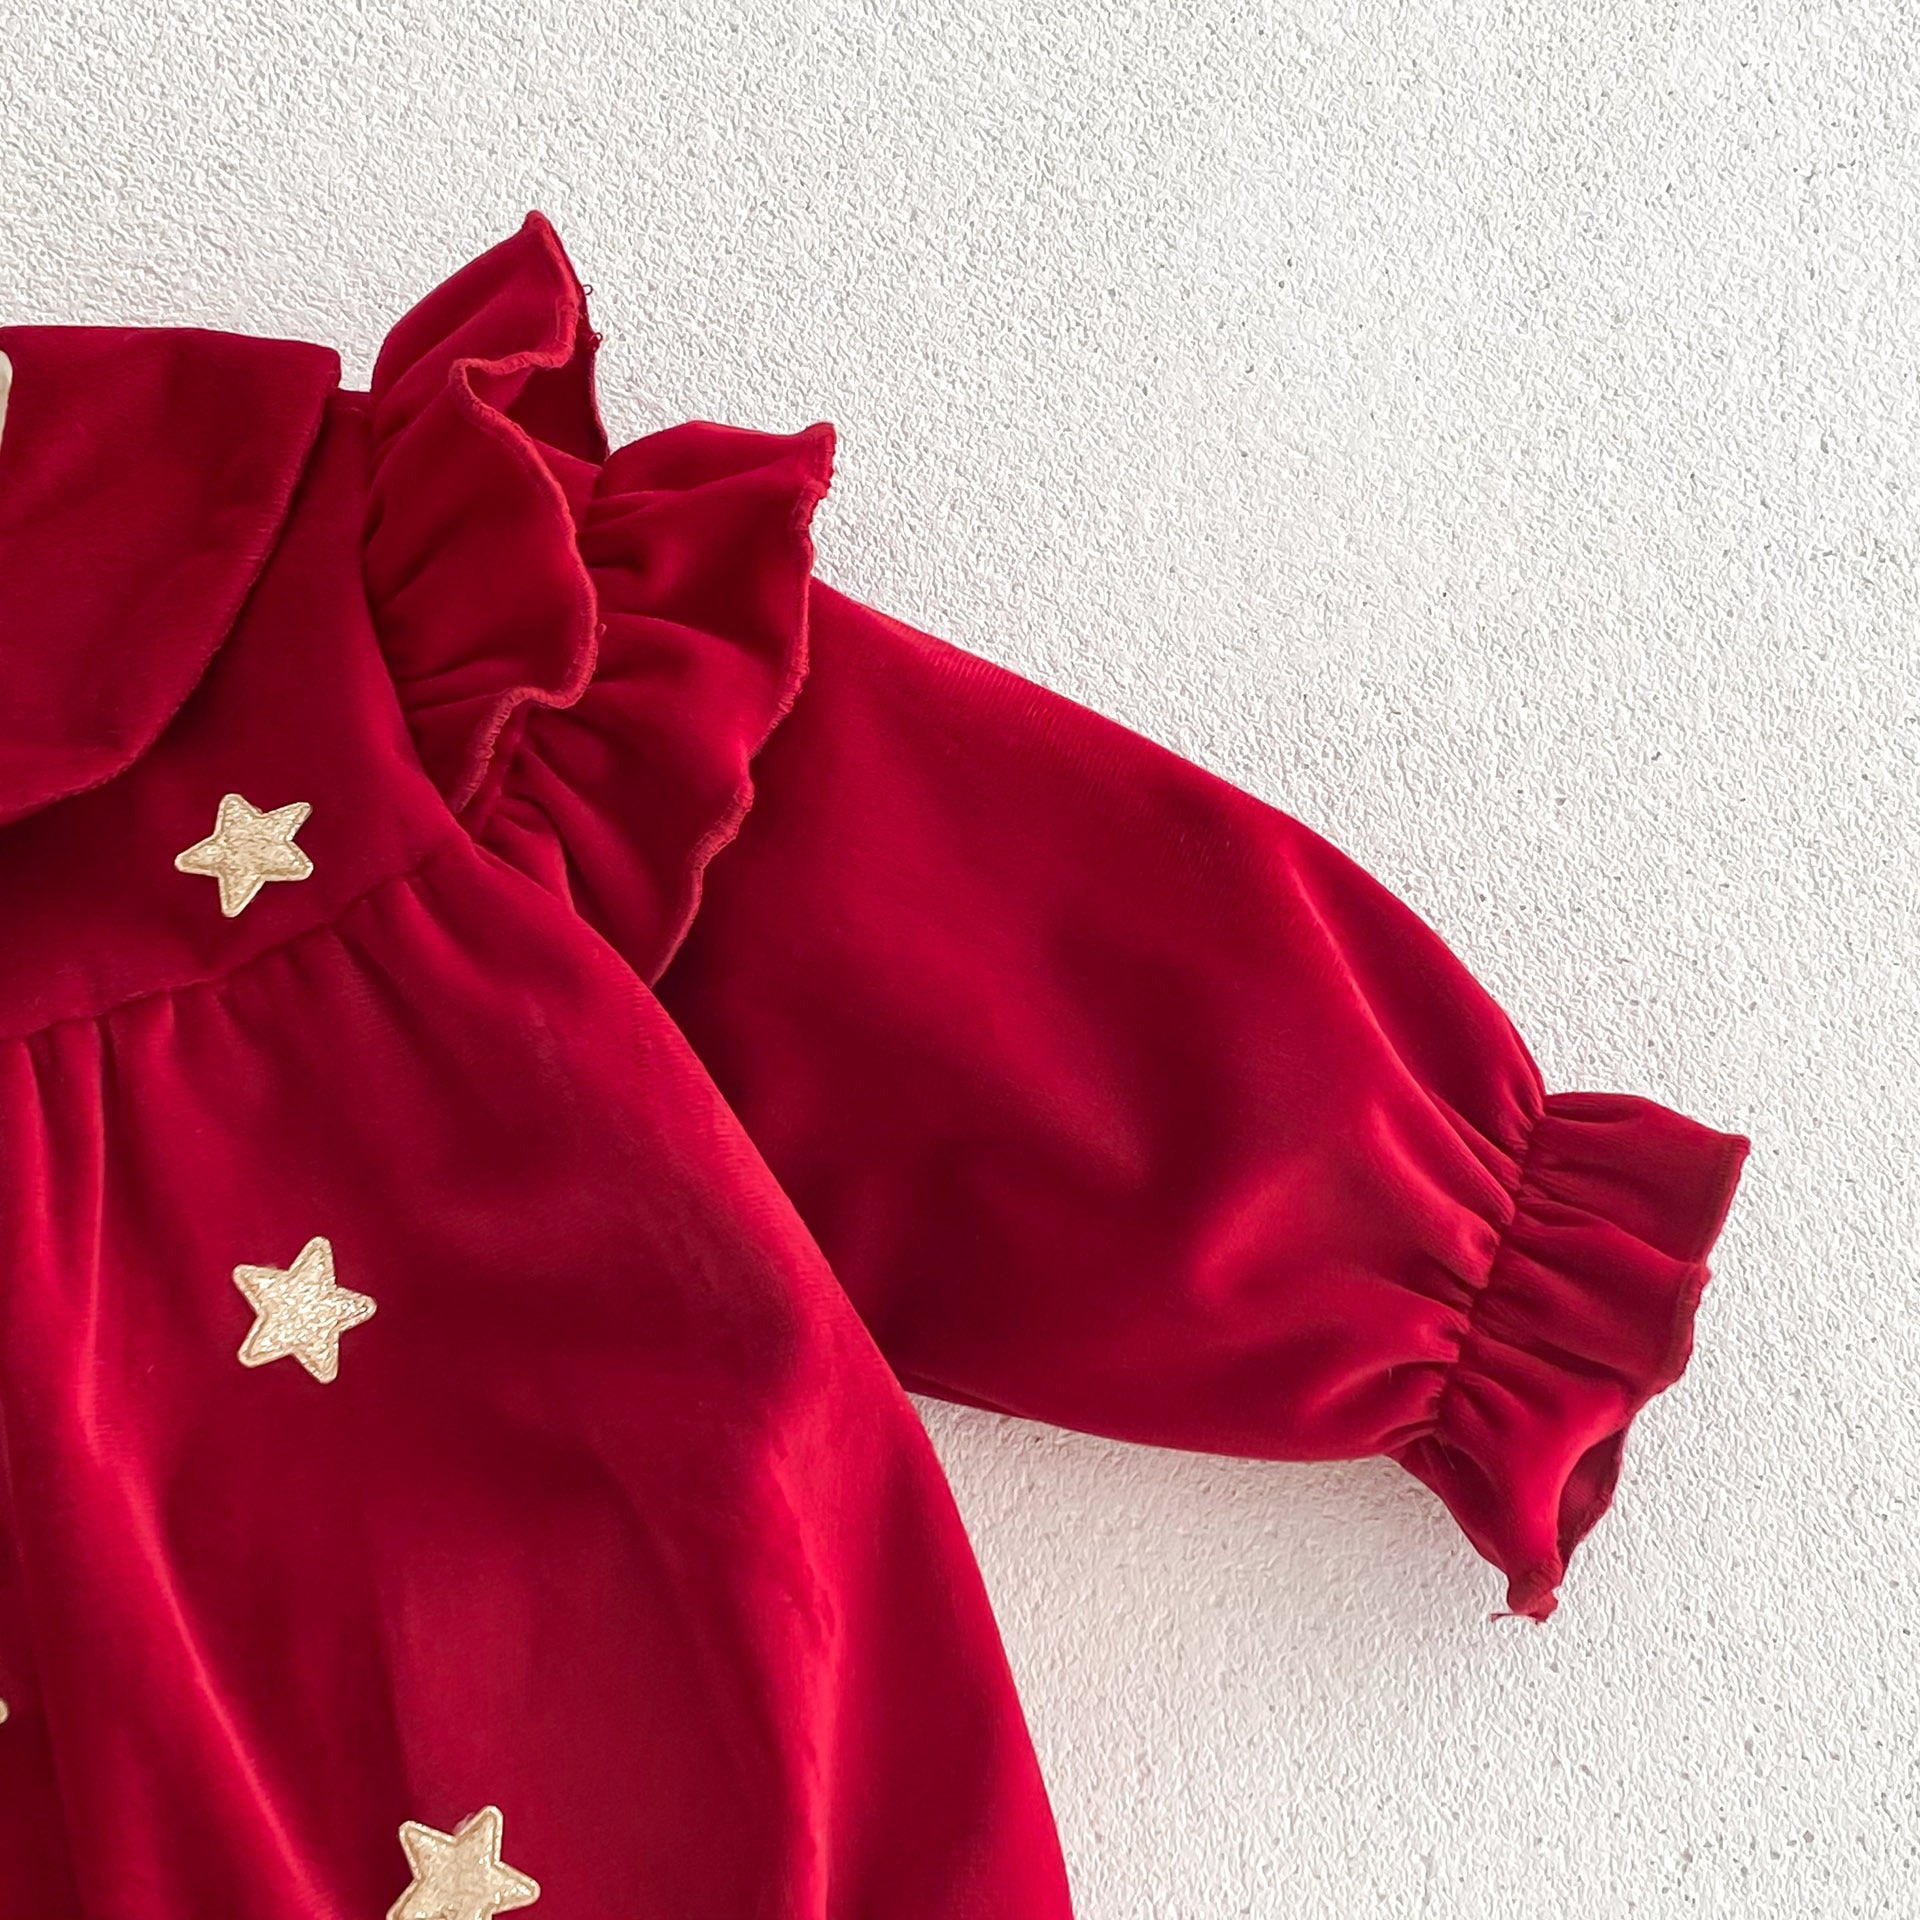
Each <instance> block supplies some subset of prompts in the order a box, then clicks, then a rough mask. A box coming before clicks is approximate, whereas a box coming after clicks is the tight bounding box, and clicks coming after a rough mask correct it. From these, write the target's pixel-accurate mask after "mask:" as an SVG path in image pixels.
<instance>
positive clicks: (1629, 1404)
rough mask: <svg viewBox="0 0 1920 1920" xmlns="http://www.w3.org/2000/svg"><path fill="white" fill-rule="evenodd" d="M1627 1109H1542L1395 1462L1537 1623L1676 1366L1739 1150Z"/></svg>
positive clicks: (1566, 1100) (1582, 1098) (1653, 1112)
mask: <svg viewBox="0 0 1920 1920" xmlns="http://www.w3.org/2000/svg"><path fill="white" fill-rule="evenodd" d="M1749 1144H1750V1143H1749V1142H1748V1140H1747V1139H1746V1138H1745V1136H1743V1135H1740V1134H1732V1133H1719V1132H1716V1131H1715V1130H1714V1129H1712V1128H1711V1127H1705V1126H1702V1125H1701V1124H1700V1123H1699V1122H1698V1121H1695V1120H1689V1119H1687V1118H1686V1117H1685V1116H1684V1115H1681V1114H1678V1113H1675V1112H1673V1111H1671V1110H1670V1109H1668V1108H1666V1107H1662V1106H1659V1105H1657V1104H1656V1103H1654V1102H1653V1101H1650V1100H1643V1099H1640V1098H1638V1097H1636V1096H1634V1095H1631V1094H1605V1093H1561V1094H1554V1095H1552V1096H1550V1097H1549V1098H1548V1099H1547V1101H1546V1104H1545V1106H1544V1108H1543V1110H1542V1113H1541V1116H1540V1119H1539V1121H1538V1122H1537V1123H1536V1125H1535V1128H1534V1131H1533V1135H1532V1138H1531V1141H1530V1143H1529V1146H1528V1149H1527V1154H1526V1158H1525V1161H1524V1164H1523V1165H1522V1168H1521V1174H1520V1183H1519V1187H1518V1189H1517V1192H1516V1194H1515V1204H1514V1212H1513V1216H1512V1219H1511V1220H1510V1222H1509V1223H1508V1226H1507V1229H1506V1232H1505V1234H1504V1235H1503V1237H1502V1239H1501V1242H1500V1246H1499V1249H1498V1252H1497V1253H1496V1255H1495V1258H1494V1262H1493V1265H1492V1268H1491V1270H1490V1273H1489V1276H1488V1279H1487V1282H1486V1285H1485V1286H1484V1287H1483V1288H1482V1289H1481V1291H1480V1293H1479V1294H1478V1295H1477V1296H1476V1298H1475V1300H1474V1302H1473V1305H1472V1308H1471V1310H1470V1314H1469V1318H1468V1323H1467V1330H1466V1334H1465V1338H1464V1339H1463V1341H1462V1343H1461V1347H1460V1352H1459V1355H1458V1357H1457V1359H1456V1360H1455V1362H1454V1364H1453V1366H1452V1368H1451V1370H1450V1372H1449V1374H1448V1377H1447V1379H1446V1381H1445V1383H1444V1385H1443V1387H1442V1390H1441V1394H1440V1399H1439V1401H1438V1403H1437V1405H1436V1408H1435V1412H1434V1421H1433V1426H1432V1429H1431V1431H1430V1432H1429V1433H1428V1434H1427V1435H1425V1436H1424V1437H1422V1438H1421V1439H1419V1440H1416V1441H1414V1442H1412V1443H1410V1444H1409V1445H1408V1446H1406V1447H1404V1448H1402V1449H1400V1450H1398V1452H1397V1453H1396V1456H1395V1457H1396V1458H1398V1459H1399V1460H1400V1462H1401V1464H1402V1465H1404V1466H1405V1467H1407V1468H1408V1469H1409V1471H1411V1472H1412V1473H1414V1474H1416V1475H1417V1476H1418V1477H1419V1478H1420V1479H1421V1480H1423V1481H1425V1482H1426V1484H1427V1485H1428V1486H1430V1487H1431V1488H1432V1489H1433V1490H1434V1491H1435V1492H1436V1493H1437V1494H1439V1495H1440V1497H1441V1498H1442V1499H1443V1500H1444V1501H1445V1502H1446V1503H1447V1505H1448V1507H1449V1508H1450V1509H1451V1510H1452V1512H1453V1514H1454V1517H1455V1518H1456V1519H1457V1520H1458V1521H1459V1523H1460V1526H1461V1528H1462V1530H1463V1531H1464V1532H1465V1533H1466V1535H1467V1537H1468V1538H1469V1539H1470V1540H1471V1541H1472V1542H1473V1544H1474V1545H1475V1547H1477V1548H1478V1549H1479V1551H1480V1552H1481V1553H1482V1554H1484V1555H1485V1556H1486V1558H1487V1559H1489V1560H1491V1561H1492V1562H1493V1564H1494V1565H1495V1566H1497V1567H1499V1568H1500V1569H1501V1571H1502V1572H1504V1573H1505V1574H1506V1576H1507V1581H1508V1588H1507V1605H1508V1607H1509V1609H1510V1610H1511V1611H1512V1612H1514V1613H1517V1614H1525V1615H1527V1616H1528V1617H1529V1618H1531V1619H1534V1620H1544V1619H1546V1617H1547V1616H1548V1615H1549V1614H1550V1613H1552V1611H1553V1610H1554V1606H1555V1604H1556V1594H1555V1589H1556V1588H1557V1587H1558V1585H1559V1583H1560V1580H1561V1578H1562V1576H1563V1575H1564V1574H1565V1572H1566V1566H1567V1559H1568V1556H1569V1555H1570V1554H1571V1553H1572V1551H1573V1549H1574V1547H1575V1546H1577V1545H1578V1544H1579V1542H1580V1541H1581V1540H1582V1539H1583V1538H1584V1537H1585V1535H1586V1534H1587V1532H1588V1530H1589V1529H1590V1528H1591V1527H1592V1526H1593V1524H1594V1522H1595V1521H1596V1520H1598V1519H1599V1517H1600V1515H1601V1514H1602V1513H1604V1512H1605V1511H1606V1509H1607V1506H1608V1503H1609V1502H1610V1501H1611V1500H1612V1498H1613V1488H1614V1482H1615V1479H1616V1478H1617V1476H1618V1474H1619V1470H1620V1458H1621V1452H1622V1449H1623V1447H1624V1444H1625V1441H1626V1434H1627V1429H1628V1427H1629V1426H1630V1425H1631V1423H1632V1421H1633V1418H1634V1416H1635V1414H1637V1413H1638V1412H1639V1411H1640V1409H1641V1408H1642V1407H1643V1406H1645V1405H1646V1403H1647V1402H1648V1401H1649V1400H1650V1399H1652V1398H1653V1396H1654V1395H1655V1394H1656V1393H1659V1392H1660V1391H1661V1390H1662V1389H1663V1388H1665V1387H1668V1386H1671V1385H1672V1384H1673V1382H1674V1381H1675V1380H1677V1379H1678V1378H1679V1377H1680V1374H1681V1373H1682V1371H1683V1370H1684V1369H1685V1367H1686V1364H1687V1360H1688V1358H1689V1357H1690V1355H1691V1353H1692V1350H1693V1319H1694V1310H1695V1308H1696V1306H1697V1305H1698V1302H1699V1298H1700V1292H1701V1289H1702V1287H1704V1286H1705V1284H1706V1280H1707V1272H1708V1269H1707V1263H1706V1257H1705V1256H1706V1254H1707V1251H1708V1249H1709V1248H1710V1247H1711V1246H1712V1245H1713V1243H1714V1240H1715V1239H1716V1238H1717V1237H1718V1235H1719V1232H1720V1228H1721V1225H1722V1223H1723V1222H1724V1220H1725V1218H1726V1214H1727V1208H1728V1206H1729V1205H1730V1204H1731V1202H1732V1199H1733V1192H1734V1188H1735V1187H1736V1186H1737V1185H1738V1183H1739V1179H1740V1170H1741V1166H1742V1163H1743V1162H1744V1161H1745V1159H1746V1155H1747V1149H1748V1146H1749Z"/></svg>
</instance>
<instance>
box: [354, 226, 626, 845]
mask: <svg viewBox="0 0 1920 1920" xmlns="http://www.w3.org/2000/svg"><path fill="white" fill-rule="evenodd" d="M599 344H600V341H599V336H598V335H597V334H595V333H594V332H593V330H592V328H591V327H590V326H589V325H588V324H587V310H586V295H585V292H584V290H583V289H582V287H581V285H580V282H579V280H578V278H577V277H576V276H575V274H574V271H573V268H572V266H571V265H570V264H569V262H568V260H567V257H566V254H565V253H564V252H563V251H562V249H561V246H560V241H559V237H558V236H557V235H556V234H555V233H554V231H553V229H552V227H551V226H549V225H548V224H547V222H546V220H545V219H544V218H542V217H541V216H540V215H539V214H537V213H532V214H529V215H528V216H527V219H526V222H525V224H524V225H523V226H522V227H521V229H520V231H519V232H518V233H516V234H515V235H514V236H513V237H512V238H511V239H509V240H505V241H503V242H502V243H501V244H500V245H499V246H497V247H493V248H491V249H490V250H489V251H487V252H486V253H483V254H482V255H481V256H480V257H479V258H478V259H477V260H474V261H472V262H470V263H469V264H468V265H467V266H465V267H463V268H462V269H461V270H460V271H459V272H458V273H456V274H455V275H454V276H453V277H452V278H451V279H450V280H448V281H446V282H445V283H444V284H443V285H441V286H440V287H438V288H436V289H435V290H434V291H433V292H432V293H431V294H429V295H428V296H427V297H426V299H424V300H423V301H421V302H420V304H419V305H418V306H416V307H415V308H414V309H413V310H412V312H410V313H409V314H408V315H407V316H406V318H405V319H403V320H402V321H401V322H400V323H399V325H398V326H396V327H395V328H394V329H393V331H392V333H391V334H390V335H389V336H388V338H387V340H386V343H385V345H384V346H383V347H382V348H381V350H380V356H379V359H378V360H377V361H376V362H375V365H374V370H373V386H372V392H371V405H370V413H371V420H372V433H373V449H372V472H371V499H370V508H369V519H368V525H367V537H366V561H365V564H366V575H367V588H368V593H369V596H370V598H371V601H372V605H373V611H374V618H375V621H376V624H377V625H378V627H379V630H380V637H381V641H382V643H383V645H384V646H385V649H386V653H387V660H388V664H389V666H390V668H391V670H392V672H393V676H394V681H395V684H396V685H397V687H398V688H399V692H400V701H401V705H402V706H403V707H404V708H405V710H406V714H407V719H408V723H409V724H410V726H411V727H412V729H413V736H414V740H415V743H416V745H417V746H418V748H419V751H420V757H421V760H422V761H423V762H424V763H425V765H426V768H427V771H428V772H429V773H430V774H431V775H432V776H433V778H434V780H435V782H436V783H437V784H438V786H439V787H440V790H441V791H442V792H443V793H444V794H445V795H446V797H447V801H448V804H449V805H450V806H452V807H453V808H454V809H455V810H456V811H459V810H461V809H464V808H466V807H468V806H470V805H471V804H472V803H473V801H474V799H475V797H476V795H477V794H478V792H479V790H480V787H481V786H482V784H483V783H484V781H485V777H486V773H487V769H488V765H489V763H490V761H491V758H492V755H493V752H494V749H495V747H496V745H497V744H498V742H499V739H500V735H501V733H502V731H503V730H504V729H505V727H506V725H507V722H508V721H509V720H510V719H512V718H513V716H514V715H515V714H516V713H517V712H518V711H519V710H520V709H521V708H522V707H524V706H525V705H527V704H528V703H529V702H535V703H544V704H547V705H557V704H562V703H565V702H567V701H571V700H576V699H578V698H579V696H580V693H581V691H582V690H583V689H584V687H585V686H586V683H587V681H588V679H589V678H590V677H591V675H592V672H593V661H594V642H595V634H596V629H597V623H598V613H597V607H596V601H595V596H594V591H593V583H592V581H591V580H590V579H589V578H588V577H587V573H586V569H585V567H584V565H583V564H582V562H581V559H580V554H579V550H578V547H577V544H576V542H575V538H574V511H575V508H576V506H577V505H579V504H581V503H583V502H584V500H585V499H586V497H587V496H588V495H589V494H590V493H591V492H592V489H593V485H594V481H595V479H596V477H597V475H598V471H599V467H600V463H601V462H602V461H604V460H605V458H606V454H607V438H606V432H605V430H604V428H603V427H602V426H601V423H600V415H599V410H598V407H597V406H596V404H595V401H594V390H593V359H594V354H595V352H596V350H597V349H598V347H599Z"/></svg>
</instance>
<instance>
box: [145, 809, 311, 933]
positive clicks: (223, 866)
mask: <svg viewBox="0 0 1920 1920" xmlns="http://www.w3.org/2000/svg"><path fill="white" fill-rule="evenodd" d="M312 811H313V808H312V807H311V806H309V805H308V803H307V802H306V801H304V800H296V801H295V802H294V803H293V804H292V805H291V806H289V807H275V808H274V809H273V811H272V812H271V813H262V812H261V811H260V809H259V808H258V807H256V806H254V805H252V804H251V803H250V802H249V801H246V800H243V799H241V797H240V796H239V795H238V794H237V793H230V794H228V795H226V796H225V798H223V799H222V800H221V802H220V811H219V812H218V813H217V814H215V815H214V821H213V831H212V833H210V834H209V835H208V836H207V837H206V839H204V840H197V841H195V842H194V844H193V845H192V846H190V847H189V848H188V849H187V850H186V852H185V853H182V854H179V855H176V856H175V859H174V862H173V864H174V865H175V866H176V867H178V868H179V869H180V871H181V872H182V873H204V874H206V875H207V876H208V877H209V878H211V879H214V880H218V881H219V882H220V911H221V912H222V913H224V914H225V915H226V916H227V918H228V919H229V920H231V919H232V918H233V916H234V915H235V914H236V913H238V912H240V910H241V909H242V908H243V907H245V906H246V904H247V902H248V901H249V900H251V899H252V898H253V896H254V895H255V894H256V893H258V892H259V891H260V889H261V888H262V887H263V886H265V885H266V883H267V882H268V881H269V880H304V879H305V878H306V877H307V875H308V874H310V873H311V872H312V871H313V862H312V861H311V860H309V859H308V858H307V856H306V854H305V853H304V852H303V851H302V850H301V849H300V848H299V847H296V846H295V845H294V844H293V836H294V835H295V834H296V833H298V832H299V831H300V829H301V827H302V826H303V825H304V824H305V823H306V818H307V815H308V814H310V813H311V812H312Z"/></svg>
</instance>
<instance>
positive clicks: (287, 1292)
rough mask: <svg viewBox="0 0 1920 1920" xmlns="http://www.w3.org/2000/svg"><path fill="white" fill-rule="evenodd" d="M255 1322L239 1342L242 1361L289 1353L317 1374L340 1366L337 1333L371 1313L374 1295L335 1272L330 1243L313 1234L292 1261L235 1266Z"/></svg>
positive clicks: (329, 1374) (261, 1362)
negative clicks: (283, 1264) (350, 1284)
mask: <svg viewBox="0 0 1920 1920" xmlns="http://www.w3.org/2000/svg"><path fill="white" fill-rule="evenodd" d="M233 1284H234V1285H235V1286H236V1287H238V1288H239V1289H240V1291H241V1292H242V1293H243V1294H245V1295H246V1297H247V1302H248V1304H249V1305H250V1306H251V1307H252V1308H253V1311H254V1322H253V1326H252V1327H251V1329H250V1330H249V1331H248V1334H247V1337H246V1339H245V1340H244V1341H242V1342H241V1345H240V1364H241V1365H242V1366H243V1367H264V1366H265V1365H266V1364H267V1362H268V1361H270V1360H279V1359H282V1358H284V1357H285V1356H286V1355H288V1354H291V1355H292V1356H293V1357H294V1359H296V1360H298V1361H299V1362H300V1364H301V1365H302V1366H303V1367H305V1368H306V1370H307V1371H308V1372H309V1373H310V1374H312V1375H313V1377H314V1378H315V1379H316V1380H320V1381H327V1380H331V1379H332V1378H333V1377H334V1376H335V1375H336V1374H337V1373H338V1372H339V1371H340V1336H341V1335H342V1334H343V1333H345V1332H346V1331H347V1329H348V1328H349V1327H357V1326H358V1325H359V1324H360V1323H361V1321H363V1320H370V1319H372V1318H373V1309H374V1303H373V1301H372V1300H371V1299H370V1298H369V1297H368V1296H367V1295H366V1294H364V1293H355V1292H353V1291H352V1290H351V1289H350V1288H348V1287H343V1286H341V1285H340V1283H339V1282H338V1281H337V1280H335V1279H334V1277H333V1248H332V1246H331V1245H330V1244H329V1242H327V1241H326V1240H324V1239H322V1238H320V1237H319V1236H318V1235H317V1234H316V1235H315V1236H314V1238H313V1239H311V1240H309V1241H308V1242H307V1244H306V1245H305V1246H304V1247H302V1248H301V1249H300V1252H299V1255H298V1257H297V1258H296V1259H295V1260H294V1263H293V1265H292V1266H290V1267H235V1268H234V1270H233Z"/></svg>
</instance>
